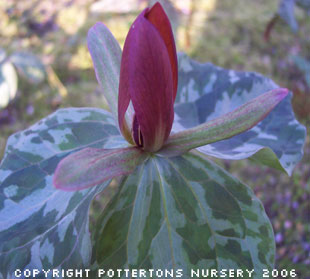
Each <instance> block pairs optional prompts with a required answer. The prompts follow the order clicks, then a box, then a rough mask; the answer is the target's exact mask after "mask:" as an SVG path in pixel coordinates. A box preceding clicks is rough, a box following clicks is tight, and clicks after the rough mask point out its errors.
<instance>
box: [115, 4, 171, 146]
mask: <svg viewBox="0 0 310 279" xmlns="http://www.w3.org/2000/svg"><path fill="white" fill-rule="evenodd" d="M145 11H146V10H144V11H143V12H142V13H141V14H140V15H139V16H138V18H137V19H136V20H135V22H134V23H133V25H132V26H131V28H130V30H129V33H128V35H127V38H126V41H125V45H124V50H123V56H122V61H121V73H120V85H119V106H118V108H119V112H118V116H119V124H120V127H121V126H122V125H123V123H124V114H125V111H126V106H128V104H129V98H130V100H131V101H132V104H133V107H134V110H135V113H136V117H137V121H138V124H139V127H140V130H141V133H142V137H143V148H144V149H145V150H147V151H157V150H159V149H160V147H161V146H162V145H163V143H164V141H165V140H166V139H167V138H168V136H169V134H170V131H171V127H172V122H173V116H174V112H173V78H172V69H171V65H170V59H169V54H168V50H167V47H166V45H165V42H164V40H163V39H162V37H161V35H160V33H159V32H158V31H157V29H156V28H155V27H154V25H153V24H152V23H150V21H148V20H147V19H146V18H145Z"/></svg>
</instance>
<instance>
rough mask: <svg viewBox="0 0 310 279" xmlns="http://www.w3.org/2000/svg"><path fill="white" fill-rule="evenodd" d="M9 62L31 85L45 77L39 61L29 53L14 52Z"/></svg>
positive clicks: (42, 66) (43, 68)
mask: <svg viewBox="0 0 310 279" xmlns="http://www.w3.org/2000/svg"><path fill="white" fill-rule="evenodd" d="M10 61H11V62H12V63H13V64H14V65H15V66H16V68H17V69H18V72H19V73H20V74H21V75H22V76H23V77H25V78H26V79H27V80H28V81H30V82H32V83H39V82H41V81H43V79H44V77H45V67H44V65H43V63H42V62H41V60H40V59H39V58H38V57H37V56H35V55H34V54H32V53H30V52H24V51H21V52H14V53H13V54H12V55H11V56H10Z"/></svg>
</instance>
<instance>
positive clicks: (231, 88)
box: [173, 54, 306, 174]
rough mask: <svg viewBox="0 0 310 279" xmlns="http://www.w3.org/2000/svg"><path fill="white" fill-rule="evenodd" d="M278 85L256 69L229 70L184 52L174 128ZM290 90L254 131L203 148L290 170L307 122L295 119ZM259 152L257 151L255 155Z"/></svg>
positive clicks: (211, 116)
mask: <svg viewBox="0 0 310 279" xmlns="http://www.w3.org/2000/svg"><path fill="white" fill-rule="evenodd" d="M275 88H278V86H277V85H276V84H275V83H274V82H273V81H272V80H270V79H268V78H266V77H264V76H262V75H260V74H256V73H249V72H237V71H233V70H226V69H223V68H220V67H217V66H214V65H212V64H210V63H206V64H200V63H197V62H195V61H193V60H191V59H190V58H188V57H187V56H185V55H184V54H181V55H179V87H178V95H177V102H178V104H177V105H176V106H175V123H174V126H173V131H174V132H177V131H182V130H184V129H186V128H192V127H195V126H197V125H199V124H202V123H205V122H207V121H210V120H212V119H215V118H217V117H218V116H221V115H223V114H225V113H227V112H230V111H232V110H234V109H236V108H237V107H239V106H240V105H242V104H245V103H247V102H248V101H250V100H252V99H254V98H255V97H257V96H259V95H261V94H263V93H265V92H267V91H269V90H272V89H275ZM290 99H291V95H289V96H287V97H286V98H285V99H284V100H283V101H282V102H281V103H280V104H279V105H278V106H277V107H276V108H275V109H274V110H273V111H272V112H271V113H270V114H269V115H268V116H267V117H266V118H265V119H264V120H263V121H261V122H260V123H259V124H257V125H256V126H254V127H253V128H252V129H250V130H249V131H247V132H245V133H242V134H240V135H237V136H234V137H232V138H231V139H228V140H222V141H219V142H216V143H212V144H209V145H206V146H203V147H200V148H199V150H200V151H201V152H204V153H205V154H207V155H211V156H214V157H218V158H222V159H233V160H238V159H244V158H248V157H251V156H252V158H253V160H256V161H257V162H259V163H262V164H266V165H268V166H272V167H275V168H278V169H281V170H285V171H286V172H287V173H288V174H291V173H292V171H293V169H294V167H295V165H296V164H297V163H298V162H299V160H300V159H301V158H302V155H303V146H304V142H305V135H306V133H305V128H304V127H303V126H302V125H300V124H299V122H298V121H297V120H296V119H295V116H294V113H293V111H292V107H291V103H290ZM253 155H254V156H253Z"/></svg>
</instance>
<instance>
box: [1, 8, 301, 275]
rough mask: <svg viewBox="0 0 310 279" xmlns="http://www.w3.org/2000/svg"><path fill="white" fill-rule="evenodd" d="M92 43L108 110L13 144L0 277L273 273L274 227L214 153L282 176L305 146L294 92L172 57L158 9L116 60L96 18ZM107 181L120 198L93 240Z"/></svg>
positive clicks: (76, 116)
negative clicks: (94, 206)
mask: <svg viewBox="0 0 310 279" xmlns="http://www.w3.org/2000/svg"><path fill="white" fill-rule="evenodd" d="M206 43H207V42H206ZM88 48H89V50H90V53H91V56H92V60H93V63H94V68H95V72H96V76H97V80H98V82H99V84H100V86H101V88H102V90H103V93H104V95H105V98H106V100H107V102H108V105H109V108H110V112H108V111H106V110H103V109H96V108H74V109H73V108H67V109H61V110H58V111H56V112H55V113H53V114H52V115H50V116H48V117H47V118H45V119H43V120H41V121H40V122H38V123H36V124H35V125H33V126H32V127H30V128H29V129H27V130H25V131H22V132H19V133H17V134H14V135H12V136H11V137H10V138H9V140H8V143H7V147H6V150H5V154H4V158H3V160H2V163H1V169H0V185H1V188H0V189H1V195H0V278H10V277H9V276H12V274H13V273H14V272H15V271H16V269H19V270H20V272H21V273H22V272H23V271H24V270H26V269H38V270H41V271H42V270H43V269H44V270H47V269H50V270H52V269H54V270H59V271H64V270H68V269H74V268H88V269H90V270H91V272H93V273H92V274H93V275H92V276H93V278H97V277H96V276H98V274H97V271H98V270H105V271H107V270H111V272H110V273H109V274H110V275H109V276H108V275H107V274H102V277H111V276H112V277H113V276H114V278H119V277H122V278H131V277H132V278H150V277H151V275H150V272H151V271H152V270H155V271H161V272H164V275H165V272H169V273H168V274H166V275H165V276H164V275H162V276H164V277H166V278H169V276H170V277H171V278H175V277H176V276H177V275H178V277H179V276H181V278H191V276H192V275H193V274H191V272H193V271H195V272H198V273H195V274H196V276H198V278H202V274H199V272H201V271H202V270H206V269H208V270H211V269H212V270H215V271H220V270H224V269H240V270H244V271H246V270H253V273H244V275H243V278H261V276H262V272H263V270H264V269H272V268H273V265H274V256H275V244H274V237H273V231H272V227H271V224H270V222H269V220H268V218H267V216H266V213H265V211H264V208H263V206H262V204H261V203H260V201H259V200H258V199H257V198H256V197H255V195H254V194H253V191H252V190H251V189H250V188H249V187H247V186H246V185H244V184H243V183H242V182H240V181H239V180H237V179H236V178H234V177H233V176H232V175H230V174H229V173H227V172H226V171H225V170H223V169H222V168H221V167H220V166H218V165H217V164H215V163H214V162H213V161H212V160H210V156H213V157H216V158H222V159H231V160H235V159H245V158H249V159H250V160H252V161H255V162H257V163H259V164H263V165H267V166H269V167H273V168H276V169H278V170H279V171H284V172H287V173H288V174H289V175H290V174H291V173H292V171H293V168H294V166H295V165H296V164H297V162H298V161H299V160H300V159H301V157H302V148H303V145H304V140H305V128H304V127H303V126H301V125H300V124H299V123H298V122H297V120H296V119H295V117H294V114H293V112H292V109H291V105H290V98H291V93H290V92H289V91H288V90H287V89H283V88H279V87H278V86H277V85H276V84H275V83H274V82H273V81H271V80H270V79H268V78H265V77H263V76H262V75H259V74H256V73H248V72H236V71H233V70H226V69H223V68H220V67H216V66H214V65H212V64H210V63H207V64H200V63H197V62H195V61H193V60H191V59H190V58H188V57H187V56H186V55H185V54H179V55H177V53H176V47H175V42H174V37H173V32H172V29H171V25H170V22H169V19H168V17H167V15H166V14H165V12H164V10H163V8H162V6H161V5H160V4H159V3H156V4H155V5H154V6H153V7H151V8H146V9H145V10H144V11H143V12H142V13H141V14H140V15H139V16H138V17H137V18H136V20H135V21H134V23H133V24H132V26H131V28H130V30H129V32H128V35H127V38H126V41H125V44H124V48H123V51H121V49H120V47H119V45H118V43H117V41H116V40H115V38H114V37H113V35H112V34H111V33H110V31H109V30H108V29H107V27H106V26H105V25H104V24H102V23H97V24H96V25H95V26H93V27H92V28H91V29H90V30H89V33H88ZM112 179H114V180H113V181H115V182H117V184H118V188H117V192H116V193H115V195H114V196H113V197H112V199H111V201H110V202H109V204H108V205H107V206H106V208H105V209H104V210H103V212H102V213H101V215H100V217H99V218H98V220H97V224H96V226H94V229H93V230H92V232H91V235H90V233H89V228H88V211H89V206H90V203H91V201H92V199H93V198H94V197H95V196H96V194H98V193H99V192H101V191H102V190H103V189H104V188H105V187H107V186H108V185H109V184H110V183H111V181H112ZM117 269H119V270H121V271H122V272H120V274H119V273H118V272H116V270H117ZM126 269H129V270H130V271H131V272H134V270H135V269H138V270H140V271H141V270H142V271H143V272H142V273H138V275H137V276H135V275H134V274H133V273H132V274H131V275H128V273H126V272H123V271H124V270H126ZM144 271H145V273H144ZM112 272H115V273H112ZM161 272H159V273H156V274H155V273H154V274H155V275H154V274H153V278H160V277H161V275H160V274H162V273H161ZM40 274H41V276H42V277H38V278H45V277H44V276H45V275H44V273H42V272H41V273H40ZM111 274H114V275H111ZM38 276H39V275H38ZM46 276H51V275H46ZM128 276H129V277H128ZM65 277H66V276H64V277H63V278H65ZM51 278H52V277H51Z"/></svg>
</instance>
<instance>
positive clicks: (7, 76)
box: [0, 57, 17, 109]
mask: <svg viewBox="0 0 310 279" xmlns="http://www.w3.org/2000/svg"><path fill="white" fill-rule="evenodd" d="M2 58H3V57H2ZM16 92H17V75H16V71H15V69H14V67H13V65H12V63H10V62H9V61H2V62H1V63H0V109H1V108H4V107H6V106H7V105H8V103H9V102H10V101H11V100H12V99H14V98H15V96H16Z"/></svg>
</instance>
